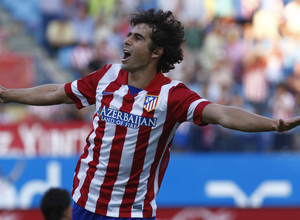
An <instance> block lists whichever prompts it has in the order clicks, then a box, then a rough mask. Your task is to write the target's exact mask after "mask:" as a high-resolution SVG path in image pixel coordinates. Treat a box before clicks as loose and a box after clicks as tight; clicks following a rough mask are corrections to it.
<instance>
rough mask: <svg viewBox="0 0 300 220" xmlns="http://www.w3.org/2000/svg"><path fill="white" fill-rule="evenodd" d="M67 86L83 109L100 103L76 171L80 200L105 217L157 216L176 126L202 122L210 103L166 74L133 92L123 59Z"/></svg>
mask: <svg viewBox="0 0 300 220" xmlns="http://www.w3.org/2000/svg"><path fill="white" fill-rule="evenodd" d="M65 91H66V93H67V95H68V96H69V97H70V98H71V99H72V100H73V101H74V103H75V104H76V106H77V108H79V109H80V108H82V107H85V106H88V105H92V104H95V106H96V111H95V114H94V117H93V128H94V129H93V131H92V132H91V133H90V134H89V136H88V138H87V145H86V147H85V149H84V152H83V153H82V155H81V157H80V158H79V161H78V163H77V166H76V170H75V175H74V181H73V190H72V196H73V199H74V201H75V202H76V203H77V204H78V205H80V206H81V207H83V208H85V209H87V210H89V211H91V212H95V213H98V214H101V215H105V216H111V217H122V218H130V217H132V218H135V217H136V218H143V217H144V218H150V217H153V216H155V215H156V202H155V200H156V197H157V193H158V191H159V188H160V185H161V181H162V178H163V176H164V173H165V170H166V168H167V164H168V161H169V154H170V146H171V142H172V140H173V136H174V133H175V130H176V128H177V127H178V126H179V124H180V123H181V122H184V121H191V122H194V123H196V124H200V120H201V114H202V110H203V109H204V107H205V106H206V105H207V104H208V103H210V102H209V101H207V100H205V99H203V98H201V97H199V95H197V94H196V93H195V92H193V91H191V90H190V89H188V88H187V87H186V86H185V85H184V84H182V83H181V82H179V81H174V80H173V81H172V80H170V79H169V78H167V77H165V76H164V75H163V74H162V73H158V74H157V75H156V77H155V78H154V79H153V80H152V82H151V83H150V84H149V85H148V86H147V87H146V88H145V89H144V90H141V91H140V92H138V93H137V94H131V93H130V90H129V86H128V85H127V72H126V71H124V70H122V69H121V65H119V64H113V65H106V66H104V67H103V68H102V69H100V70H98V71H96V72H94V73H92V74H90V75H88V76H86V77H84V78H83V79H80V80H76V81H73V82H71V83H67V84H66V85H65Z"/></svg>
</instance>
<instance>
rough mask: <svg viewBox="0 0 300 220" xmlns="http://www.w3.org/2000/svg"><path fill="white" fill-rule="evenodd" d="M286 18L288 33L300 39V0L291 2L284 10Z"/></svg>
mask: <svg viewBox="0 0 300 220" xmlns="http://www.w3.org/2000/svg"><path fill="white" fill-rule="evenodd" d="M284 18H285V22H286V28H287V31H288V32H290V33H292V34H293V35H295V36H297V38H299V37H300V26H299V20H300V0H294V1H290V2H289V3H288V4H287V5H286V6H285V8H284Z"/></svg>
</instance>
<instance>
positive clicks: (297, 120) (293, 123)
mask: <svg viewBox="0 0 300 220" xmlns="http://www.w3.org/2000/svg"><path fill="white" fill-rule="evenodd" d="M298 125H300V116H298V117H294V118H289V119H285V120H283V119H279V120H278V122H277V129H276V130H277V131H278V132H284V131H288V130H290V129H293V128H294V127H297V126H298Z"/></svg>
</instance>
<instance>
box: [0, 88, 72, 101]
mask: <svg viewBox="0 0 300 220" xmlns="http://www.w3.org/2000/svg"><path fill="white" fill-rule="evenodd" d="M0 102H1V103H8V102H15V103H21V104H26V105H55V104H62V103H73V102H72V101H71V99H70V98H69V97H68V96H67V95H66V93H65V90H64V84H46V85H41V86H36V87H32V88H26V89H7V88H4V87H2V86H0Z"/></svg>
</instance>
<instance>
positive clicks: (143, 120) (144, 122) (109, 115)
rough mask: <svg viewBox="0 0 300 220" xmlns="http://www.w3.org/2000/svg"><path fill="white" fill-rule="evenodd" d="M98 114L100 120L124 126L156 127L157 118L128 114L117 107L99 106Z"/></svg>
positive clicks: (135, 127)
mask: <svg viewBox="0 0 300 220" xmlns="http://www.w3.org/2000/svg"><path fill="white" fill-rule="evenodd" d="M97 113H98V116H99V118H100V119H101V120H102V121H105V122H108V123H112V124H116V125H121V126H125V127H128V128H132V129H138V128H139V127H140V126H146V127H156V122H157V118H147V117H142V116H140V115H134V114H129V113H126V112H122V111H120V110H117V109H112V108H107V107H106V106H103V108H99V110H98V112H97Z"/></svg>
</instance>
